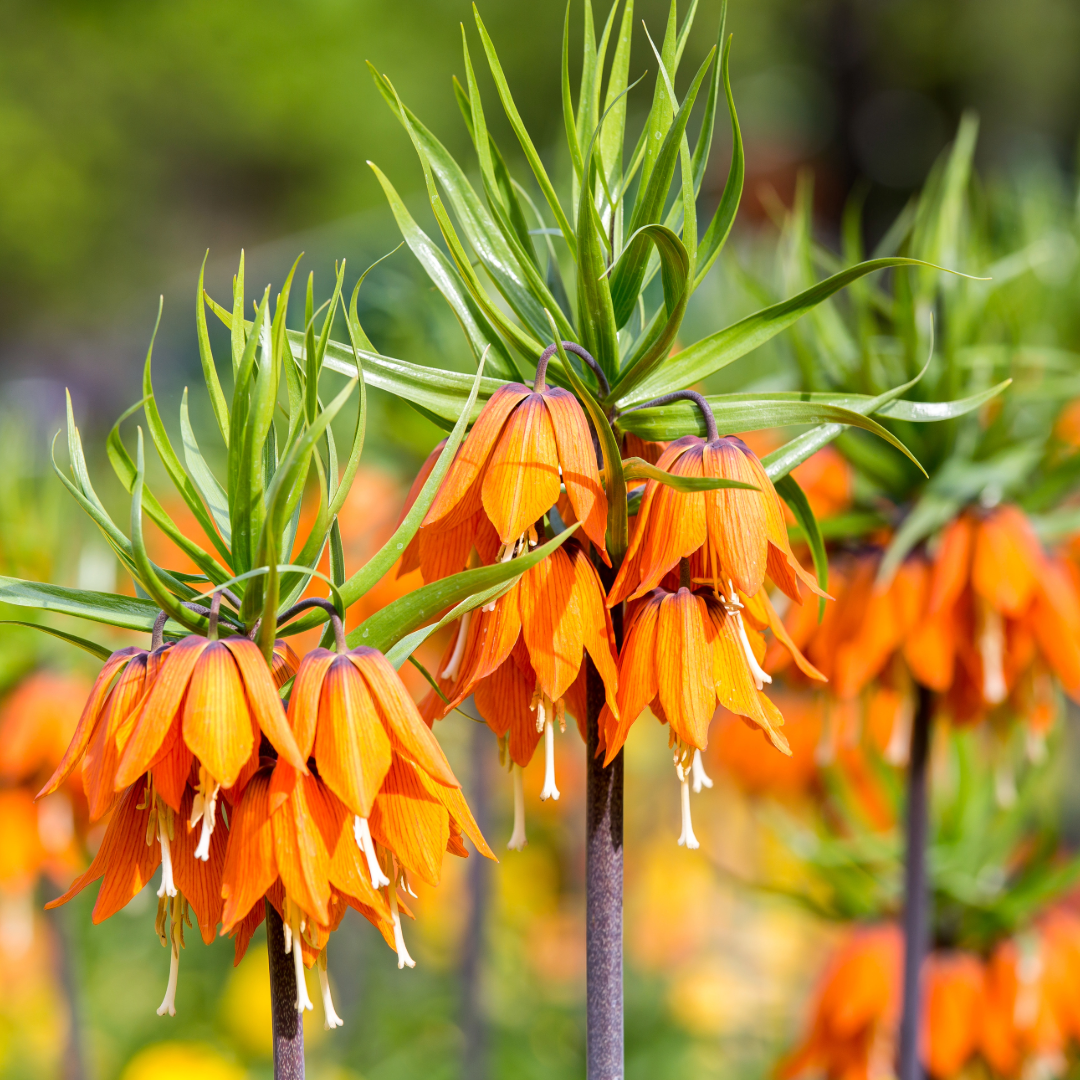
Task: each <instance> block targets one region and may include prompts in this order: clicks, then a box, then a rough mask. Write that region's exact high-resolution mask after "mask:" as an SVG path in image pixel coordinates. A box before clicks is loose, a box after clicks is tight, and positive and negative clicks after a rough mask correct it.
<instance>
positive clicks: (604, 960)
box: [585, 567, 624, 1080]
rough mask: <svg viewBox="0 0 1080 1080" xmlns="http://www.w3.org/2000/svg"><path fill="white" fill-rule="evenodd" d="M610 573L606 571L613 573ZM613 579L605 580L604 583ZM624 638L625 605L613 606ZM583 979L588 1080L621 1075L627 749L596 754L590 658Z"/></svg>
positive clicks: (597, 688) (596, 686)
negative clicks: (612, 754) (611, 756)
mask: <svg viewBox="0 0 1080 1080" xmlns="http://www.w3.org/2000/svg"><path fill="white" fill-rule="evenodd" d="M602 572H606V575H605V577H606V578H611V577H612V576H613V575H612V574H611V573H610V571H607V567H603V568H602ZM610 584H611V582H610V581H608V580H605V585H606V586H610ZM611 615H612V623H613V624H614V628H615V639H616V642H617V643H618V644H619V645H620V646H621V644H622V609H621V607H619V608H616V609H615V610H614V611H612V613H611ZM586 664H587V667H586V669H585V671H586V674H585V687H586V701H587V739H586V745H585V771H586V795H585V799H586V802H585V958H586V959H585V981H586V1028H585V1042H586V1060H587V1071H586V1076H587V1080H622V1078H623V1075H624V1070H623V1058H624V1054H623V928H622V917H623V752H622V751H621V750H620V751H619V753H618V754H616V755H615V758H614V760H613V761H612V762H611V764H610V765H608V766H607V768H604V756H603V754H602V753H601V754H600V755H599V756H598V755H597V748H598V746H599V738H600V726H599V721H600V713H601V710H602V709H603V707H604V683H603V681H602V680H601V678H600V675H599V673H598V672H597V670H596V668H595V667H594V666H593V662H592V660H591V659H586Z"/></svg>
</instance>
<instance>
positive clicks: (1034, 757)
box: [1025, 728, 1049, 765]
mask: <svg viewBox="0 0 1080 1080" xmlns="http://www.w3.org/2000/svg"><path fill="white" fill-rule="evenodd" d="M1025 742H1026V744H1027V756H1028V761H1030V762H1031V764H1032V765H1042V764H1043V762H1045V761H1046V757H1047V754H1048V753H1049V751H1048V750H1047V749H1046V733H1045V732H1043V731H1032V729H1031V728H1028V729H1027V738H1026V739H1025Z"/></svg>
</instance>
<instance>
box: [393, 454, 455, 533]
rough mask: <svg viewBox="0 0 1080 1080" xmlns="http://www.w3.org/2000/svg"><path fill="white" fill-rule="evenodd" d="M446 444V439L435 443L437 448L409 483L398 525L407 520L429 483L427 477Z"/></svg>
mask: <svg viewBox="0 0 1080 1080" xmlns="http://www.w3.org/2000/svg"><path fill="white" fill-rule="evenodd" d="M445 446H446V439H440V440H439V442H437V443H436V444H435V448H434V449H433V450H432V451H431V453H430V454H428V456H427V457H426V458H425V459H424V464H423V465H421V466H420V471H419V472H418V473H417V474H416V478H415V479H414V480H413V482H412V483H411V484H410V485H409V493H408V495H406V496H405V505H404V506H403V507H402V508H401V513H400V514H399V515H398V519H397V525H400V524H401V523H402V522H403V521H404V520H405V518H406V517H407V516H408V513H409V511H410V510H411V509H412V508H413V504H414V503H415V502H416V500H417V498H418V497H419V495H420V492H421V491H422V490H423V488H424V485H425V484H426V483H427V478H428V477H429V476H430V475H431V473H432V470H433V469H434V468H435V463H436V462H437V461H438V460H439V455H440V454H442V452H443V447H445ZM397 525H395V528H397Z"/></svg>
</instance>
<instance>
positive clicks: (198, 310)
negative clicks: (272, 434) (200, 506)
mask: <svg viewBox="0 0 1080 1080" xmlns="http://www.w3.org/2000/svg"><path fill="white" fill-rule="evenodd" d="M209 257H210V249H209V248H207V249H206V254H205V255H204V256H203V261H202V266H201V267H199V288H198V291H197V292H196V294H195V330H196V333H197V334H198V338H199V360H200V361H201V363H202V369H203V379H204V380H205V381H206V392H207V393H208V394H209V395H210V406H211V408H212V409H213V410H214V419H215V420H216V421H217V426H218V430H219V431H220V432H221V437H222V438H223V439H224V440H225V445H226V446H228V445H229V407H228V405H226V404H225V395H224V394H223V393H222V392H221V382H220V381H219V380H218V373H217V365H216V364H215V363H214V353H213V351H212V350H211V348H210V334H209V332H208V331H207V329H206V300H205V297H206V292H205V290H204V289H203V276H204V275H205V273H206V260H207V259H208V258H209Z"/></svg>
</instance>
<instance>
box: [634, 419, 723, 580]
mask: <svg viewBox="0 0 1080 1080" xmlns="http://www.w3.org/2000/svg"><path fill="white" fill-rule="evenodd" d="M687 438H689V439H692V440H694V441H693V444H692V445H688V446H686V447H684V448H683V450H684V452H683V453H682V454H681V455H680V456H679V457H678V458H676V459H675V460H674V461H672V463H671V468H670V469H669V470H668V471H669V472H670V473H672V475H674V476H690V477H700V476H702V475H703V472H702V467H703V466H702V445H703V444H702V441H701V439H699V438H697V436H693V435H692V436H688V437H687ZM679 441H680V442H681V441H682V440H679ZM675 445H676V444H674V443H673V444H672V446H673V447H674V446H675ZM669 449H670V448H669ZM665 456H666V455H665ZM651 482H652V481H650V483H651ZM647 492H648V489H647V488H646V493H647ZM645 528H646V532H645V536H644V538H643V540H642V551H641V582H640V584H639V585H638V587H637V589H636V590H635V591H634V592H633V593H632V594H631V596H630V599H635V598H637V597H639V596H642V595H644V594H645V593H646V592H648V591H649V590H650V589H654V588H656V586H657V585H659V584H660V580H661V578H663V576H664V575H665V574H666V573H667V572H668V571H669V570H671V569H672V568H673V567H674V566H675V565H676V564H677V563H678V561H679V560H680V559H682V558H685V557H687V556H688V555H690V554H691V553H692V552H694V551H696V550H697V549H698V548H699V547H701V545H702V544H704V543H705V540H706V538H707V536H708V531H707V527H706V521H705V496H704V495H703V494H702V492H700V491H692V492H686V491H676V490H675V489H674V488H672V487H668V486H667V485H666V484H661V485H660V486H659V488H658V490H657V491H656V492H655V494H654V496H653V500H652V503H651V505H650V508H649V517H648V522H647V525H646V526H645Z"/></svg>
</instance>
